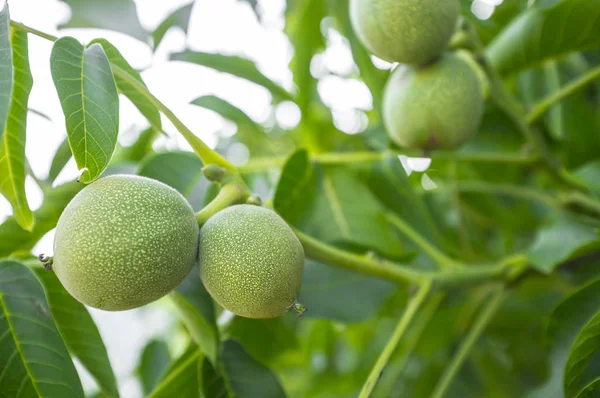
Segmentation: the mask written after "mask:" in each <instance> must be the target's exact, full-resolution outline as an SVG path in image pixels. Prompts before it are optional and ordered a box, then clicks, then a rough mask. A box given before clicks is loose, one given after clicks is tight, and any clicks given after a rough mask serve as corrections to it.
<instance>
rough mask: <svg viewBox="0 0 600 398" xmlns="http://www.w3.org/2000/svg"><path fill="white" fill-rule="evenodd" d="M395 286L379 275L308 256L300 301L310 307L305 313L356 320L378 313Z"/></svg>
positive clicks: (333, 318) (350, 321)
mask: <svg viewBox="0 0 600 398" xmlns="http://www.w3.org/2000/svg"><path fill="white" fill-rule="evenodd" d="M396 289H397V286H396V285H395V284H394V283H391V282H388V281H384V280H382V279H379V278H374V277H368V276H364V275H360V274H357V273H356V272H351V271H347V270H344V269H342V268H336V267H331V266H328V265H325V264H321V263H319V262H317V261H313V260H306V262H305V264H304V274H303V276H302V289H301V290H300V297H299V298H298V301H299V302H300V303H302V305H303V306H305V307H306V309H307V310H308V311H306V313H305V314H304V317H309V318H312V317H314V318H325V319H332V320H336V321H339V322H344V323H355V322H361V321H364V320H365V319H367V318H369V317H372V316H374V315H375V314H377V313H378V312H379V310H380V309H381V306H382V305H383V303H384V302H385V301H386V300H387V299H389V298H390V296H391V295H392V294H393V293H394V292H395V291H396ZM356 292H360V295H357V294H356Z"/></svg>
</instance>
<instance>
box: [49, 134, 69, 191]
mask: <svg viewBox="0 0 600 398" xmlns="http://www.w3.org/2000/svg"><path fill="white" fill-rule="evenodd" d="M69 159H71V148H70V147H69V139H68V138H66V137H65V139H64V140H63V141H62V142H61V143H60V145H59V147H58V149H57V150H56V153H55V154H54V158H52V163H51V164H50V171H49V172H48V181H50V182H53V181H54V180H56V177H58V175H59V174H60V172H61V171H62V170H63V169H64V168H65V166H66V164H67V163H68V162H69Z"/></svg>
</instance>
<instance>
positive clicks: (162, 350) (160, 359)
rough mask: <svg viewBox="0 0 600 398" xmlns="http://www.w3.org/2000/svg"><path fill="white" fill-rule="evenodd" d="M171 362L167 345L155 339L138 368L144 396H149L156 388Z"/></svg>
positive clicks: (149, 344)
mask: <svg viewBox="0 0 600 398" xmlns="http://www.w3.org/2000/svg"><path fill="white" fill-rule="evenodd" d="M170 362H171V355H170V354H169V347H167V343H165V342H164V341H163V340H156V339H154V340H151V341H150V342H148V344H146V347H144V351H142V356H141V358H140V362H139V364H138V368H137V373H138V376H139V378H140V382H141V383H142V391H143V392H144V395H148V394H149V393H150V391H152V390H153V389H154V388H155V387H156V384H157V383H158V381H159V380H160V378H161V376H162V375H163V374H164V373H165V371H166V370H167V367H168V366H169V363H170Z"/></svg>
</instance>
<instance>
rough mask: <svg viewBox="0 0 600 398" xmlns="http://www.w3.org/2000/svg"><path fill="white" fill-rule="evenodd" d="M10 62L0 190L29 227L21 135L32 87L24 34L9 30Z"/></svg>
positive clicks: (0, 152)
mask: <svg viewBox="0 0 600 398" xmlns="http://www.w3.org/2000/svg"><path fill="white" fill-rule="evenodd" d="M10 40H11V45H12V62H13V70H14V79H15V82H18V83H17V84H15V85H14V87H13V90H12V95H11V102H10V108H9V111H8V119H7V121H6V125H5V128H4V134H3V135H2V140H1V141H0V193H2V194H3V195H4V196H5V197H6V199H8V201H9V202H10V203H11V205H12V207H13V213H14V215H15V218H16V220H17V222H18V223H19V225H20V226H21V227H22V228H23V229H26V230H28V231H31V229H32V228H33V222H34V220H33V214H32V213H31V209H30V208H29V204H28V203H27V197H26V196H25V176H26V174H25V171H26V170H25V163H26V158H25V138H26V133H27V132H26V126H27V102H28V101H29V93H30V92H31V87H32V86H33V78H32V77H31V71H30V69H29V57H28V53H27V51H28V47H27V33H24V32H18V31H16V30H14V29H13V30H11V33H10Z"/></svg>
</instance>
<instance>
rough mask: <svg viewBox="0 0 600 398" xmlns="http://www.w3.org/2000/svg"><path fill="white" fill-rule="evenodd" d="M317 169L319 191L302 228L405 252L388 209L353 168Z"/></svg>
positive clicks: (395, 253)
mask: <svg viewBox="0 0 600 398" xmlns="http://www.w3.org/2000/svg"><path fill="white" fill-rule="evenodd" d="M315 170H316V172H317V173H318V174H317V195H316V199H315V201H314V203H313V205H312V206H311V208H310V210H309V212H308V213H307V214H306V215H305V217H304V218H303V219H302V220H301V222H300V223H299V228H300V229H301V230H302V231H304V232H305V233H307V234H309V235H311V236H313V237H315V238H317V239H321V240H323V241H324V242H327V243H333V244H349V245H354V246H359V247H361V248H363V249H373V250H375V251H377V252H378V253H380V254H385V255H386V256H390V257H393V258H398V257H401V256H402V255H404V254H405V253H404V252H403V251H402V250H401V248H400V247H399V246H400V245H399V242H398V240H397V239H396V237H395V235H394V233H393V232H392V229H391V227H390V225H389V224H388V222H387V219H386V216H385V210H384V209H383V207H382V206H381V205H380V204H379V202H378V201H377V199H376V198H375V196H374V195H373V194H372V193H371V192H370V191H369V189H368V188H367V186H366V185H365V184H364V183H363V181H361V180H360V179H359V177H358V176H357V174H356V173H354V172H353V171H352V169H349V168H342V167H332V166H329V167H319V168H315Z"/></svg>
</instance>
